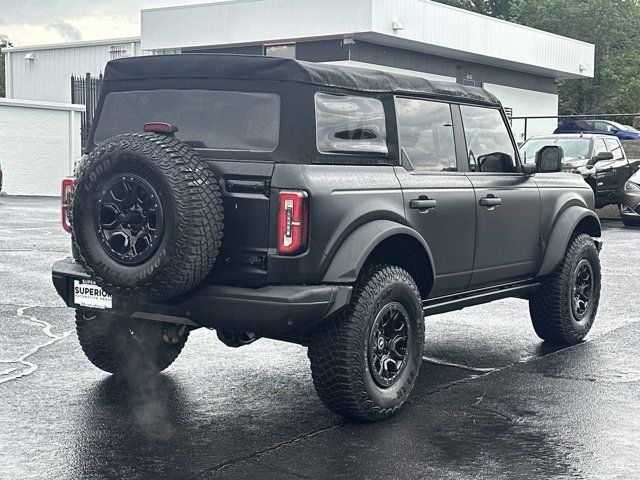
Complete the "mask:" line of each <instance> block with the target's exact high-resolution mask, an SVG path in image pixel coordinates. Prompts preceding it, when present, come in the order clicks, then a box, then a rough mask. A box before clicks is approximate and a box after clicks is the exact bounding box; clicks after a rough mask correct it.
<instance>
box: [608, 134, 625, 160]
mask: <svg viewBox="0 0 640 480" xmlns="http://www.w3.org/2000/svg"><path fill="white" fill-rule="evenodd" d="M605 143H606V145H607V150H609V151H610V152H611V153H613V159H614V160H622V159H623V158H624V154H623V153H622V145H620V142H619V141H618V140H616V139H615V138H607V139H606V140H605Z"/></svg>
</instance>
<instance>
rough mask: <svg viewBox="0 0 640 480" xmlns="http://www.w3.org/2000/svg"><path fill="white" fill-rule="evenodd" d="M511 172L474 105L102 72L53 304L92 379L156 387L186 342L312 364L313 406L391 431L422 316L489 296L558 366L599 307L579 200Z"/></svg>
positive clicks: (194, 60)
mask: <svg viewBox="0 0 640 480" xmlns="http://www.w3.org/2000/svg"><path fill="white" fill-rule="evenodd" d="M562 157H563V153H562V151H561V148H560V147H558V146H557V145H554V146H548V147H545V148H541V149H540V150H539V151H538V152H537V156H536V163H535V164H527V165H523V164H522V162H521V160H520V158H519V155H518V152H517V149H516V145H515V142H514V139H513V136H512V134H511V130H510V127H509V122H508V120H507V117H506V116H505V113H504V111H503V109H502V107H501V105H500V102H499V101H498V100H497V99H496V98H495V97H494V96H492V95H491V94H489V93H487V92H485V91H484V90H482V89H478V88H471V87H464V86H461V85H457V84H452V83H437V82H431V81H428V80H425V79H423V78H418V77H411V76H402V75H395V74H390V73H383V72H379V71H369V70H364V69H355V68H347V67H338V66H333V65H323V64H314V63H305V62H298V61H294V60H289V59H279V58H269V57H252V56H235V55H202V54H201V55H196V54H191V55H189V54H185V55H173V56H150V57H141V58H129V59H120V60H115V61H112V62H110V63H109V64H108V66H107V68H106V72H105V77H104V85H103V89H102V93H101V96H100V100H99V104H98V108H97V113H96V118H95V122H94V125H93V127H92V131H91V133H90V139H89V142H88V146H87V148H86V152H85V155H84V156H83V158H82V159H81V161H80V163H79V164H78V167H77V169H76V176H75V178H74V179H66V180H65V181H64V183H63V226H64V227H65V228H66V229H67V230H68V231H70V232H71V234H72V237H71V238H72V252H73V258H69V259H66V260H62V261H59V262H57V263H56V264H55V265H54V266H53V283H54V285H55V287H56V289H57V291H58V293H59V294H60V296H61V297H62V299H63V300H64V301H65V302H66V303H67V305H68V306H69V307H72V308H75V310H76V319H77V333H78V339H79V341H80V344H81V345H82V348H83V350H84V352H85V353H86V355H87V357H88V358H89V360H90V361H91V362H93V364H95V365H96V366H97V367H99V368H101V369H103V370H105V371H107V372H111V373H114V374H119V375H126V374H127V372H129V371H131V370H132V369H137V370H140V369H142V370H143V371H147V372H149V373H154V372H160V371H162V370H164V369H165V368H167V367H168V366H169V365H171V363H172V362H173V361H174V360H175V359H176V358H177V356H178V355H179V354H180V351H181V350H182V348H183V346H184V345H185V342H186V341H187V337H188V336H189V333H190V331H192V330H194V329H196V328H201V327H206V328H212V329H215V330H216V331H217V335H218V337H219V338H220V340H222V342H224V343H225V344H226V345H228V346H231V347H239V346H242V345H246V344H248V343H251V342H253V341H255V340H256V339H259V338H260V337H265V338H272V339H277V340H282V341H286V342H294V343H298V344H301V345H305V346H307V347H308V354H309V359H310V361H311V373H312V376H313V382H314V384H315V387H316V390H317V392H318V394H319V396H320V398H321V400H322V401H323V402H324V403H325V404H326V405H327V406H328V407H329V408H331V409H332V410H334V411H335V412H337V413H339V414H341V415H344V416H346V417H350V418H356V419H364V420H375V419H380V418H384V417H387V416H389V415H391V414H393V413H395V412H396V411H398V410H399V409H400V408H401V407H402V405H403V404H404V403H405V402H406V400H407V398H408V397H409V395H410V393H411V390H412V388H413V386H414V384H415V382H416V378H417V376H418V372H419V370H420V363H421V359H422V350H423V343H424V335H425V326H424V317H425V315H433V314H438V313H442V312H448V311H453V310H459V309H462V308H465V307H469V306H472V305H477V304H482V303H486V302H491V301H493V300H497V299H502V298H506V297H517V298H522V299H525V300H527V301H528V302H529V306H530V312H531V318H532V321H533V326H534V328H535V331H536V333H537V334H538V336H539V337H540V338H542V339H543V340H545V341H547V342H552V343H557V344H563V345H572V344H575V343H578V342H580V341H581V340H582V339H583V338H584V337H585V335H587V333H588V332H589V329H590V328H591V326H592V324H593V321H594V318H595V316H596V311H597V309H598V301H599V295H600V264H599V257H598V255H599V250H600V247H601V242H600V235H601V228H600V223H599V220H598V218H597V216H596V215H595V214H594V212H593V206H594V197H593V191H592V190H591V188H589V186H588V185H587V184H586V183H585V182H584V180H583V179H582V178H581V177H580V176H578V175H571V174H566V173H560V170H561V168H562V164H561V161H562Z"/></svg>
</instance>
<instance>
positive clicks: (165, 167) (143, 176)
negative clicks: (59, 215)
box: [71, 133, 223, 301]
mask: <svg viewBox="0 0 640 480" xmlns="http://www.w3.org/2000/svg"><path fill="white" fill-rule="evenodd" d="M71 222H72V230H73V243H74V248H75V250H76V252H77V257H78V261H79V262H80V263H81V264H82V265H83V267H84V268H85V269H86V270H87V272H88V273H89V274H90V275H91V276H92V277H93V279H94V280H95V281H96V283H97V284H98V285H100V286H101V287H102V288H103V289H104V290H105V291H107V292H108V293H111V294H114V295H115V294H119V295H122V296H127V297H131V296H135V297H137V298H140V299H143V300H148V301H154V300H164V299H168V298H171V297H175V296H178V295H180V294H183V293H185V292H187V291H189V290H191V289H192V288H194V287H195V286H197V285H198V284H199V283H200V282H202V280H203V279H204V278H205V277H206V276H207V275H208V274H209V272H210V271H211V269H212V267H213V264H214V262H215V260H216V257H217V255H218V251H219V248H220V244H221V241H222V230H223V211H222V198H221V195H220V187H219V186H218V182H217V180H216V177H215V175H214V174H213V172H212V171H211V170H210V169H209V168H208V167H207V165H206V164H205V163H204V162H203V161H202V160H201V158H200V156H199V155H198V154H197V153H196V152H195V151H194V150H193V149H192V148H191V147H190V146H189V145H187V144H185V143H183V142H180V141H179V140H176V139H175V138H173V137H167V136H163V135H159V134H152V133H148V134H136V133H132V134H124V135H119V136H117V137H113V138H111V139H109V140H107V141H106V142H104V143H103V144H101V145H99V146H98V147H96V148H95V149H94V150H93V152H92V153H91V154H90V155H89V156H88V157H87V158H86V159H85V160H84V161H83V162H82V163H81V165H79V166H78V170H77V172H76V188H75V193H74V198H73V208H72V214H71Z"/></svg>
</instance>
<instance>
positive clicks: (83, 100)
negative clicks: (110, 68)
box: [71, 73, 102, 148]
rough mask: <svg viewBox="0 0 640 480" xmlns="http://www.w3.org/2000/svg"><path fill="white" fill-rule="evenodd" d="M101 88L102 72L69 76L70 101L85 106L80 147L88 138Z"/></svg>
mask: <svg viewBox="0 0 640 480" xmlns="http://www.w3.org/2000/svg"><path fill="white" fill-rule="evenodd" d="M101 89H102V74H100V75H98V76H97V77H92V76H91V74H90V73H87V74H86V75H85V76H84V77H81V76H78V77H76V76H75V75H72V76H71V103H75V104H79V105H84V106H85V107H86V110H85V112H83V113H82V120H81V137H82V148H84V147H85V145H86V144H87V140H88V138H89V132H90V131H91V125H92V123H93V118H94V114H95V111H96V105H97V104H98V98H99V97H100V90H101Z"/></svg>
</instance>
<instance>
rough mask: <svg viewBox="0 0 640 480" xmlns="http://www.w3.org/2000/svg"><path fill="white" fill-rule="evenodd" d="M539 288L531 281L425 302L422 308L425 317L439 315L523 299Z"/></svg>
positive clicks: (537, 283) (536, 283)
mask: <svg viewBox="0 0 640 480" xmlns="http://www.w3.org/2000/svg"><path fill="white" fill-rule="evenodd" d="M538 287H540V282H535V281H529V282H525V283H518V284H511V285H504V286H501V287H492V288H488V289H482V290H475V291H471V292H468V293H466V294H464V295H456V296H452V297H440V298H434V299H432V300H425V301H423V302H422V308H423V310H424V314H425V315H437V314H439V313H445V312H452V311H454V310H462V309H463V308H466V307H472V306H474V305H481V304H483V303H488V302H492V301H494V300H500V299H502V298H509V297H522V296H524V295H526V294H528V293H531V292H533V291H535V290H537V289H538Z"/></svg>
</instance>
